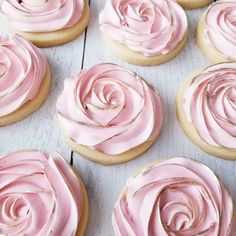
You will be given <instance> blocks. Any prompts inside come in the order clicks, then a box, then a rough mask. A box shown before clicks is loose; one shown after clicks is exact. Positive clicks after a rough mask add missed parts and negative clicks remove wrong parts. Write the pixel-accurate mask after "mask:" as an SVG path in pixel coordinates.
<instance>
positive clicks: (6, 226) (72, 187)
mask: <svg viewBox="0 0 236 236" xmlns="http://www.w3.org/2000/svg"><path fill="white" fill-rule="evenodd" d="M0 178H1V185H0V222H1V224H0V233H1V234H4V235H26V236H27V235H39V236H48V235H52V236H58V235H75V234H76V230H77V226H78V222H79V220H80V216H81V209H82V200H83V199H82V193H81V189H80V182H79V180H78V179H77V177H76V176H75V174H74V173H73V172H72V171H71V169H70V167H69V166H68V164H67V163H66V161H65V160H64V159H63V158H62V157H61V156H60V155H59V154H58V153H52V154H46V153H42V152H38V151H22V152H16V153H11V154H8V155H6V156H3V157H1V158H0Z"/></svg>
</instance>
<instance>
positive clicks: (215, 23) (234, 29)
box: [204, 0, 236, 60]
mask: <svg viewBox="0 0 236 236" xmlns="http://www.w3.org/2000/svg"><path fill="white" fill-rule="evenodd" d="M204 37H205V40H206V41H207V42H208V43H209V44H211V45H212V46H213V47H214V48H215V49H216V50H217V51H218V52H219V53H220V54H222V55H223V56H225V57H228V58H230V59H232V60H236V2H235V1H233V0H223V1H222V0H221V1H217V2H215V3H214V4H212V5H211V6H210V7H209V8H208V11H207V13H206V18H205V34H204Z"/></svg>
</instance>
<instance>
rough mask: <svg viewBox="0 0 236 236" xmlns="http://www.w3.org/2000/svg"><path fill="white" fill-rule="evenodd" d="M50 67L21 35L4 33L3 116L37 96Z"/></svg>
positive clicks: (0, 53)
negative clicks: (5, 34)
mask: <svg viewBox="0 0 236 236" xmlns="http://www.w3.org/2000/svg"><path fill="white" fill-rule="evenodd" d="M46 69H47V63H46V58H45V56H44V55H43V53H42V52H41V51H40V50H39V49H38V48H37V47H36V46H34V45H33V44H31V43H30V42H28V41H26V40H25V39H24V38H22V37H20V36H16V35H15V36H0V117H2V116H6V115H8V114H11V113H12V112H14V111H16V110H18V109H19V108H20V107H22V106H23V105H24V104H25V103H27V102H28V101H30V100H32V99H34V98H35V97H36V95H37V93H38V91H39V89H40V86H41V84H42V82H43V80H44V78H45V75H46Z"/></svg>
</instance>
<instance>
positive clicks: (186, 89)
mask: <svg viewBox="0 0 236 236" xmlns="http://www.w3.org/2000/svg"><path fill="white" fill-rule="evenodd" d="M235 89H236V63H221V64H216V65H213V66H210V67H208V68H206V69H203V70H200V71H198V72H196V73H194V74H192V75H191V76H190V77H189V78H188V79H187V80H186V81H185V82H184V83H183V84H182V85H181V87H180V89H179V91H178V94H177V99H176V106H177V116H178V120H179V123H180V125H181V127H182V129H183V130H184V132H185V133H186V134H187V136H188V137H189V138H190V139H191V140H192V141H193V142H194V143H195V144H196V145H197V146H199V147H200V148H201V149H202V150H204V151H205V152H207V153H209V154H211V155H214V156H217V157H221V158H224V159H230V160H235V159H236V135H235V134H236V133H235V130H236V120H235V114H236V93H235Z"/></svg>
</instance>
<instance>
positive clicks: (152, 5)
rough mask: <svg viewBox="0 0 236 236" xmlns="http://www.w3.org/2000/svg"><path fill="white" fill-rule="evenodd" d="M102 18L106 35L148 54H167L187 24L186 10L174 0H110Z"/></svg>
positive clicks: (178, 39) (176, 42)
mask: <svg viewBox="0 0 236 236" xmlns="http://www.w3.org/2000/svg"><path fill="white" fill-rule="evenodd" d="M99 22H100V25H101V27H100V29H101V31H102V32H103V33H104V34H105V35H106V36H107V37H109V38H110V39H112V40H115V41H118V42H120V43H122V44H124V45H125V46H127V47H128V48H129V49H131V50H133V51H136V52H140V53H142V54H144V55H145V56H156V55H161V54H167V53H168V52H170V51H171V50H173V49H174V48H175V47H176V46H177V44H178V43H179V42H180V41H182V40H183V38H184V36H185V34H186V33H187V28H188V23H187V17H186V14H185V12H184V10H183V9H182V8H181V6H180V5H178V4H177V3H176V1H174V0H127V1H124V0H107V2H106V5H105V8H104V10H103V11H102V12H101V14H100V17H99Z"/></svg>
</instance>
